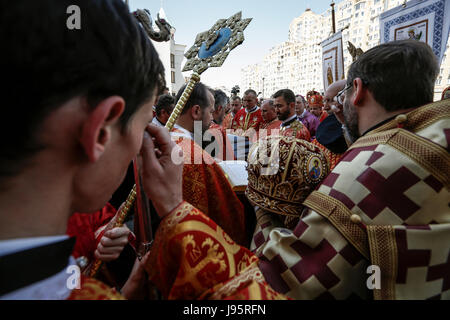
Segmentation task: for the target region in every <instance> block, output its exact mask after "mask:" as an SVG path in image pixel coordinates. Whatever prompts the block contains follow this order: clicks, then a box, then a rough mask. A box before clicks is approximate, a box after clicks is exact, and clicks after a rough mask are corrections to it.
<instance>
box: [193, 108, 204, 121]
mask: <svg viewBox="0 0 450 320" xmlns="http://www.w3.org/2000/svg"><path fill="white" fill-rule="evenodd" d="M191 116H192V119H194V120H202V108H200V106H199V105H198V104H196V105H194V106H193V107H192V108H191Z"/></svg>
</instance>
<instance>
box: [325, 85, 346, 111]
mask: <svg viewBox="0 0 450 320" xmlns="http://www.w3.org/2000/svg"><path fill="white" fill-rule="evenodd" d="M345 84H346V80H345V79H344V80H339V81H336V82H333V83H332V84H331V85H330V86H329V87H328V89H327V91H325V96H324V106H323V109H324V110H325V111H326V112H327V113H328V114H330V113H332V110H331V106H332V105H333V104H334V103H335V102H334V101H333V98H334V97H336V96H337V94H338V93H339V91H341V90H342V89H344V87H345Z"/></svg>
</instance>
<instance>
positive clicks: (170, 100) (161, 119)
mask: <svg viewBox="0 0 450 320" xmlns="http://www.w3.org/2000/svg"><path fill="white" fill-rule="evenodd" d="M173 108H175V98H174V97H172V96H171V95H170V94H163V95H161V96H159V98H158V101H157V102H156V107H155V112H156V117H154V118H153V120H152V123H153V124H154V125H155V126H158V127H164V126H165V125H166V123H167V120H169V118H170V114H171V113H172V111H173Z"/></svg>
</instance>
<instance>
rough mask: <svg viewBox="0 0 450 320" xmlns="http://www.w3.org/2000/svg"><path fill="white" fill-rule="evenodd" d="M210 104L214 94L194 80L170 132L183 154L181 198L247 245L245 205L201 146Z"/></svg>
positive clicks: (210, 110)
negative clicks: (190, 91) (186, 99)
mask: <svg viewBox="0 0 450 320" xmlns="http://www.w3.org/2000/svg"><path fill="white" fill-rule="evenodd" d="M183 90H184V88H181V89H180V91H179V92H178V96H177V99H179V98H180V96H181V94H182V93H183ZM213 108H214V96H213V94H212V93H211V92H210V90H209V89H208V88H207V87H206V86H205V85H204V84H203V83H197V84H196V85H195V86H194V89H193V92H192V94H191V96H190V98H189V99H188V101H187V102H186V106H185V107H184V109H183V111H182V113H181V115H180V117H179V118H178V120H177V122H176V124H175V127H174V129H173V130H172V132H171V136H172V139H173V140H174V141H175V142H176V143H177V144H178V145H179V146H180V147H181V148H182V150H183V155H184V159H183V161H184V168H183V199H184V200H185V201H187V202H189V203H190V204H192V205H193V206H194V207H196V208H197V209H199V210H201V211H202V212H204V213H205V214H206V215H207V216H209V217H210V218H211V219H213V220H214V221H216V222H217V224H218V225H219V226H221V227H222V229H223V230H225V232H227V233H228V234H229V235H230V236H231V238H232V239H233V240H234V241H236V242H238V243H239V244H242V245H244V246H246V245H248V242H249V239H250V238H249V237H250V236H251V235H248V234H246V232H245V230H246V221H245V213H244V207H243V205H242V203H241V202H240V200H239V199H238V198H237V196H236V194H235V193H234V192H233V190H232V188H231V185H230V183H229V182H228V179H227V178H226V176H225V174H224V172H223V170H222V169H221V168H220V167H219V166H218V165H217V163H216V162H215V161H214V159H213V158H212V157H211V156H210V154H209V153H208V152H207V151H205V150H204V149H203V148H202V146H203V145H206V143H209V141H205V139H204V133H205V132H206V131H207V129H208V128H209V127H210V123H211V117H212V110H213ZM207 135H208V133H207V132H206V134H205V136H206V137H207ZM205 149H206V150H208V149H209V145H207V146H206V147H205ZM208 151H209V150H208Z"/></svg>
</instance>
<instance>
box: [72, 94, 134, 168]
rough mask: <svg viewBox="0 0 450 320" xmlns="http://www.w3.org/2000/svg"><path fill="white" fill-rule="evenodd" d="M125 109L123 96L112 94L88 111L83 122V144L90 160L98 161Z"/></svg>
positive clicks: (81, 140) (81, 141)
mask: <svg viewBox="0 0 450 320" xmlns="http://www.w3.org/2000/svg"><path fill="white" fill-rule="evenodd" d="M124 109H125V101H124V100H123V98H122V97H119V96H112V97H108V98H106V99H104V100H102V101H100V103H99V104H97V106H95V107H94V109H93V110H92V111H90V110H89V111H88V115H87V117H86V120H85V121H84V123H83V127H82V132H81V139H80V143H81V146H82V148H83V150H84V152H85V153H86V155H87V157H88V158H89V161H91V162H95V161H97V160H98V159H99V158H100V157H101V155H102V154H103V152H104V151H105V146H106V144H107V143H108V142H109V141H110V140H111V131H112V128H113V126H114V125H115V124H116V123H117V122H118V120H119V118H120V116H121V115H122V113H123V111H124Z"/></svg>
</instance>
